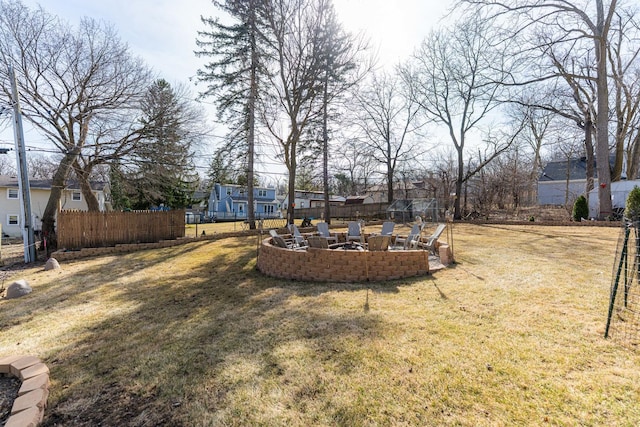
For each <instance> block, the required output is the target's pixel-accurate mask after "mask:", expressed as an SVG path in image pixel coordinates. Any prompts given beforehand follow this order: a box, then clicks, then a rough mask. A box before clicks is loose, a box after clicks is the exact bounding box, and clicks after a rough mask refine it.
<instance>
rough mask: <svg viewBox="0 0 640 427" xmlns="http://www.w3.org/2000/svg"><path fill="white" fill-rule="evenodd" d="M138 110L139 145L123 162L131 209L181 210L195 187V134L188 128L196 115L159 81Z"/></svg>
mask: <svg viewBox="0 0 640 427" xmlns="http://www.w3.org/2000/svg"><path fill="white" fill-rule="evenodd" d="M141 109H142V112H143V116H142V118H141V122H142V125H143V127H144V129H145V131H144V133H143V138H142V142H141V144H140V145H139V146H138V147H137V149H136V151H135V152H134V153H133V154H132V155H131V156H129V157H128V159H127V160H128V165H129V167H130V169H129V173H128V174H127V175H128V181H129V184H130V189H129V191H130V192H133V193H134V194H132V195H131V197H130V198H131V199H133V200H134V202H133V204H132V207H134V208H136V209H147V208H149V207H151V206H154V205H156V206H157V205H160V204H164V205H165V206H168V207H172V208H184V207H186V206H188V205H189V203H190V201H189V195H190V194H191V193H192V192H193V191H194V190H195V188H196V186H197V184H198V176H197V173H195V167H194V165H193V161H192V160H193V150H192V146H193V145H194V144H195V143H196V142H197V137H198V136H199V133H197V132H196V133H192V129H193V126H194V125H195V122H197V120H198V118H199V113H198V111H196V110H193V109H191V108H190V105H189V104H188V103H186V102H185V101H183V100H182V99H181V98H180V96H179V95H178V94H177V93H176V91H174V89H173V88H172V87H171V85H170V84H169V83H167V82H166V81H165V80H162V79H161V80H157V81H156V82H155V83H154V84H153V85H152V86H151V87H150V88H149V90H148V91H147V93H146V95H145V96H144V99H143V101H142V104H141ZM132 189H134V190H132Z"/></svg>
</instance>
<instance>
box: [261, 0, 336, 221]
mask: <svg viewBox="0 0 640 427" xmlns="http://www.w3.org/2000/svg"><path fill="white" fill-rule="evenodd" d="M266 15H267V16H266V19H265V20H266V26H267V27H268V31H269V32H270V33H271V34H270V37H269V41H270V50H271V52H272V55H273V64H274V68H275V69H274V72H273V73H272V74H269V83H270V84H269V85H268V86H269V90H268V91H265V93H264V94H262V101H263V103H264V116H263V120H264V122H265V124H266V126H267V129H268V131H269V133H270V135H271V136H272V137H273V138H274V139H275V140H276V141H277V144H278V145H279V147H280V149H281V150H282V157H283V159H284V163H285V166H286V168H287V171H288V174H289V184H288V186H289V188H288V195H289V201H290V206H288V207H287V220H288V221H289V223H293V220H294V209H293V208H294V206H293V200H295V184H296V182H297V181H296V172H297V168H298V152H299V150H300V147H299V144H300V143H301V142H304V140H303V138H304V136H305V135H308V134H309V132H308V131H309V128H310V127H311V125H312V123H313V122H314V120H316V119H317V118H318V117H319V114H320V111H321V110H320V108H319V105H318V102H317V101H318V99H319V97H320V96H321V94H322V69H323V61H322V57H321V55H319V54H318V53H319V46H318V45H317V43H316V41H317V39H316V34H317V32H318V29H319V25H320V24H321V23H322V19H321V17H320V16H319V15H318V13H317V9H316V8H315V7H314V4H313V3H311V2H308V1H306V0H274V1H273V8H270V10H269V13H267V14H266Z"/></svg>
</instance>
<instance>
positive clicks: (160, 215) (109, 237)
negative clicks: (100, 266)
mask: <svg viewBox="0 0 640 427" xmlns="http://www.w3.org/2000/svg"><path fill="white" fill-rule="evenodd" d="M57 234H58V247H59V248H66V249H79V248H98V247H103V246H114V245H117V244H121V243H153V242H159V241H160V240H173V239H177V238H178V237H184V235H185V211H184V210H172V211H159V212H158V211H133V212H84V211H61V212H59V213H58V227H57Z"/></svg>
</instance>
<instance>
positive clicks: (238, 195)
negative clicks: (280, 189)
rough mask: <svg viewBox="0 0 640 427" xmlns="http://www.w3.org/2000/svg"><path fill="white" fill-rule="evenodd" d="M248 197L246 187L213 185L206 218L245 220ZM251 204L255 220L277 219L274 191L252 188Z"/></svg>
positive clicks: (278, 214) (265, 188)
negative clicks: (252, 204)
mask: <svg viewBox="0 0 640 427" xmlns="http://www.w3.org/2000/svg"><path fill="white" fill-rule="evenodd" d="M248 201H249V196H248V193H247V187H245V186H242V185H236V184H219V183H215V184H214V185H213V188H212V190H211V194H210V196H209V207H208V209H209V211H208V217H209V218H211V219H213V220H214V221H235V220H245V219H247V214H248V210H247V204H248ZM253 203H254V213H255V217H256V219H260V218H279V217H280V216H281V215H282V214H281V213H280V211H279V210H278V201H277V200H276V189H275V188H270V187H254V188H253Z"/></svg>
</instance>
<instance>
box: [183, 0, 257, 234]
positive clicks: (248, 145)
mask: <svg viewBox="0 0 640 427" xmlns="http://www.w3.org/2000/svg"><path fill="white" fill-rule="evenodd" d="M267 3H268V2H266V1H264V0H213V4H214V5H215V6H216V7H217V8H218V9H219V10H220V11H222V12H225V13H226V14H228V15H229V16H230V17H231V18H232V21H233V22H232V23H231V24H228V25H227V24H224V23H222V22H221V21H220V19H219V18H204V17H203V18H202V22H203V23H204V24H205V25H206V26H207V27H209V30H208V31H199V32H198V39H197V40H196V44H197V46H198V47H199V49H200V50H198V51H196V52H195V53H196V56H199V57H210V58H212V60H211V62H209V63H208V64H206V65H205V67H204V69H203V70H198V79H199V80H200V81H201V82H203V83H206V84H207V90H206V91H205V92H203V93H201V96H203V97H209V96H213V97H215V99H216V105H217V107H218V114H219V118H220V120H222V121H224V122H225V123H227V124H228V125H229V127H230V128H231V130H230V131H229V135H228V144H227V145H228V147H229V148H230V150H229V151H230V152H233V151H235V152H238V151H239V152H241V153H246V157H245V159H246V161H245V162H243V163H244V164H245V165H246V174H247V179H246V182H247V187H248V188H247V190H248V191H247V193H248V207H247V219H248V221H249V227H250V228H251V229H255V227H256V225H255V208H254V194H253V188H254V181H255V179H254V157H255V127H256V104H257V99H258V88H259V85H260V76H261V74H262V73H264V67H263V65H262V64H263V61H262V58H263V56H264V47H263V46H264V44H263V32H262V31H261V28H262V16H263V11H264V8H265V7H266V5H267Z"/></svg>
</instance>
